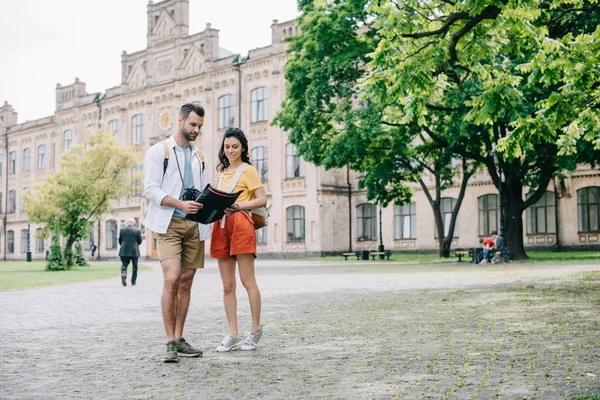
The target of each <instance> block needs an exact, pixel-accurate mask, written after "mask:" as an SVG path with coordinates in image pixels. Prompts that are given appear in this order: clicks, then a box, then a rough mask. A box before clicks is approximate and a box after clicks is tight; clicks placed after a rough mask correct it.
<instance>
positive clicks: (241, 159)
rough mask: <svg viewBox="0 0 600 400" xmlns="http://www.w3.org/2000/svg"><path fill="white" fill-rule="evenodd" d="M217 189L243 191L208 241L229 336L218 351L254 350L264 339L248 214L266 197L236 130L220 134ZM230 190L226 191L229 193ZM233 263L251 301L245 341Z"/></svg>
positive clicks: (242, 137)
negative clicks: (220, 290)
mask: <svg viewBox="0 0 600 400" xmlns="http://www.w3.org/2000/svg"><path fill="white" fill-rule="evenodd" d="M238 168H242V170H241V171H243V172H242V173H241V175H239V174H237V176H239V179H238V181H237V183H236V184H235V186H234V187H233V190H229V189H230V188H229V187H230V186H231V185H230V184H231V183H232V182H233V179H234V178H236V172H237V171H238ZM217 171H219V180H218V182H219V184H218V186H217V187H218V189H220V190H226V191H230V192H238V191H242V193H241V194H240V196H239V197H238V199H237V203H236V204H233V205H232V206H231V208H228V209H226V210H225V217H224V221H217V222H215V223H214V224H213V230H212V236H211V241H210V256H211V257H212V258H216V259H217V260H218V264H219V273H220V274H221V281H222V283H223V304H224V307H225V315H226V317H227V325H228V326H229V334H227V335H225V337H224V338H223V341H222V342H221V345H220V346H219V347H217V351H219V352H225V351H231V350H237V349H241V350H254V349H255V348H256V346H257V344H258V341H259V340H260V338H261V337H262V335H263V330H262V327H261V325H260V309H261V298H260V290H259V289H258V285H257V283H256V277H255V276H254V258H255V257H256V232H255V231H254V223H253V222H252V218H251V216H250V214H249V211H251V210H254V209H257V208H260V207H264V206H266V205H267V195H266V192H265V188H264V187H263V185H262V183H261V181H260V176H259V175H258V171H257V170H256V168H255V167H254V166H252V165H251V163H250V158H249V157H248V140H247V139H246V136H245V135H244V132H242V131H241V130H240V129H238V128H229V129H227V130H226V131H225V133H224V134H223V142H222V143H221V149H220V150H219V165H218V166H217ZM228 188H229V189H228ZM236 263H237V266H238V268H239V271H240V280H241V282H242V285H244V288H245V289H246V292H247V293H248V299H249V301H250V312H251V314H252V329H251V331H250V332H249V333H248V334H247V335H245V336H244V337H240V335H239V333H238V323H237V298H236V294H235V288H236V274H235V271H236Z"/></svg>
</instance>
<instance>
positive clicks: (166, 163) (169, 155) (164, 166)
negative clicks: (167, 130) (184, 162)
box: [161, 140, 171, 178]
mask: <svg viewBox="0 0 600 400" xmlns="http://www.w3.org/2000/svg"><path fill="white" fill-rule="evenodd" d="M161 143H162V145H163V148H164V149H165V159H164V160H163V178H164V177H165V173H166V172H167V166H168V165H169V157H171V150H169V146H168V145H167V141H166V140H163V141H162V142H161Z"/></svg>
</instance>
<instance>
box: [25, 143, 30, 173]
mask: <svg viewBox="0 0 600 400" xmlns="http://www.w3.org/2000/svg"><path fill="white" fill-rule="evenodd" d="M29 171H31V149H29V148H27V149H24V150H23V172H29Z"/></svg>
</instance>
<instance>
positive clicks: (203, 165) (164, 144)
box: [161, 140, 206, 178]
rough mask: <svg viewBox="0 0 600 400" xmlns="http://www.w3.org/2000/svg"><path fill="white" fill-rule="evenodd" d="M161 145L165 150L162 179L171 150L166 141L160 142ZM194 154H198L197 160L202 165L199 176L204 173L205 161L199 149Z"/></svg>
mask: <svg viewBox="0 0 600 400" xmlns="http://www.w3.org/2000/svg"><path fill="white" fill-rule="evenodd" d="M161 143H162V145H163V149H164V150H165V159H164V160H163V178H164V177H165V173H166V172H167V166H168V165H169V158H170V157H171V150H170V149H169V145H167V141H166V140H163V141H161ZM196 153H197V154H198V158H199V159H200V163H201V164H202V170H201V171H200V174H202V173H203V172H204V167H205V164H206V159H205V158H204V153H203V152H201V151H200V149H198V150H197V151H196Z"/></svg>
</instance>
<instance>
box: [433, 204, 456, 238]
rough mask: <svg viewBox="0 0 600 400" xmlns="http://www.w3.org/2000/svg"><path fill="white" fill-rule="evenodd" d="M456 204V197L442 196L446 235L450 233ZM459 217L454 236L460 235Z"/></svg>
mask: <svg viewBox="0 0 600 400" xmlns="http://www.w3.org/2000/svg"><path fill="white" fill-rule="evenodd" d="M455 206H456V199H454V198H452V197H444V198H442V207H441V211H442V221H443V222H444V237H448V235H449V234H450V232H449V231H450V220H451V219H452V210H454V207H455ZM458 231H459V230H458V217H457V218H456V223H455V224H454V233H455V234H454V235H452V237H458V235H457V234H456V232H458ZM435 237H436V238H437V237H438V235H437V229H436V230H435Z"/></svg>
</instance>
